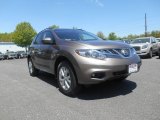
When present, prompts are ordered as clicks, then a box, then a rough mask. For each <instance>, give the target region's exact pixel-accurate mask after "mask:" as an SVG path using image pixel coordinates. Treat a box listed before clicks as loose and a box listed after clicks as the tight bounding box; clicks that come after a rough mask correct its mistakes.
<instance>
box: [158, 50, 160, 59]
mask: <svg viewBox="0 0 160 120" xmlns="http://www.w3.org/2000/svg"><path fill="white" fill-rule="evenodd" d="M158 56H159V59H160V50H159V52H158Z"/></svg>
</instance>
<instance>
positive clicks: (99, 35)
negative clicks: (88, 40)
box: [97, 31, 106, 40]
mask: <svg viewBox="0 0 160 120" xmlns="http://www.w3.org/2000/svg"><path fill="white" fill-rule="evenodd" d="M97 36H98V37H100V38H102V39H103V40H105V39H106V37H105V35H104V34H103V32H101V31H99V32H98V33H97Z"/></svg>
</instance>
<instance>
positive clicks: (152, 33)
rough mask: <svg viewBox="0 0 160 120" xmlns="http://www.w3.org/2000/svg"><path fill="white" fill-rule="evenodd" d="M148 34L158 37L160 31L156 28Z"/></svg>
mask: <svg viewBox="0 0 160 120" xmlns="http://www.w3.org/2000/svg"><path fill="white" fill-rule="evenodd" d="M150 34H151V35H150V36H153V37H156V38H160V31H158V30H156V31H152V32H151V33H150Z"/></svg>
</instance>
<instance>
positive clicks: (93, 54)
mask: <svg viewBox="0 0 160 120" xmlns="http://www.w3.org/2000/svg"><path fill="white" fill-rule="evenodd" d="M76 53H77V54H78V55H80V56H83V57H88V58H95V59H100V60H104V59H106V58H107V55H106V54H104V52H103V51H99V50H90V49H80V50H76Z"/></svg>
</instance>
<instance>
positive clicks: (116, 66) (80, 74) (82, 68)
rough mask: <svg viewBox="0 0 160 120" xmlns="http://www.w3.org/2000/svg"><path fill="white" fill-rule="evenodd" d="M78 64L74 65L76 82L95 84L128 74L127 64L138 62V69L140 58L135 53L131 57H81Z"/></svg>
mask: <svg viewBox="0 0 160 120" xmlns="http://www.w3.org/2000/svg"><path fill="white" fill-rule="evenodd" d="M78 64H79V67H76V73H77V78H78V82H79V83H80V84H96V83H100V82H103V81H107V80H112V79H116V78H120V77H127V76H129V75H130V74H129V73H128V66H129V65H131V64H138V71H139V69H140V66H141V59H140V58H139V56H137V55H134V56H132V57H131V58H108V59H107V60H97V59H91V58H85V57H81V59H80V60H78Z"/></svg>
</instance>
